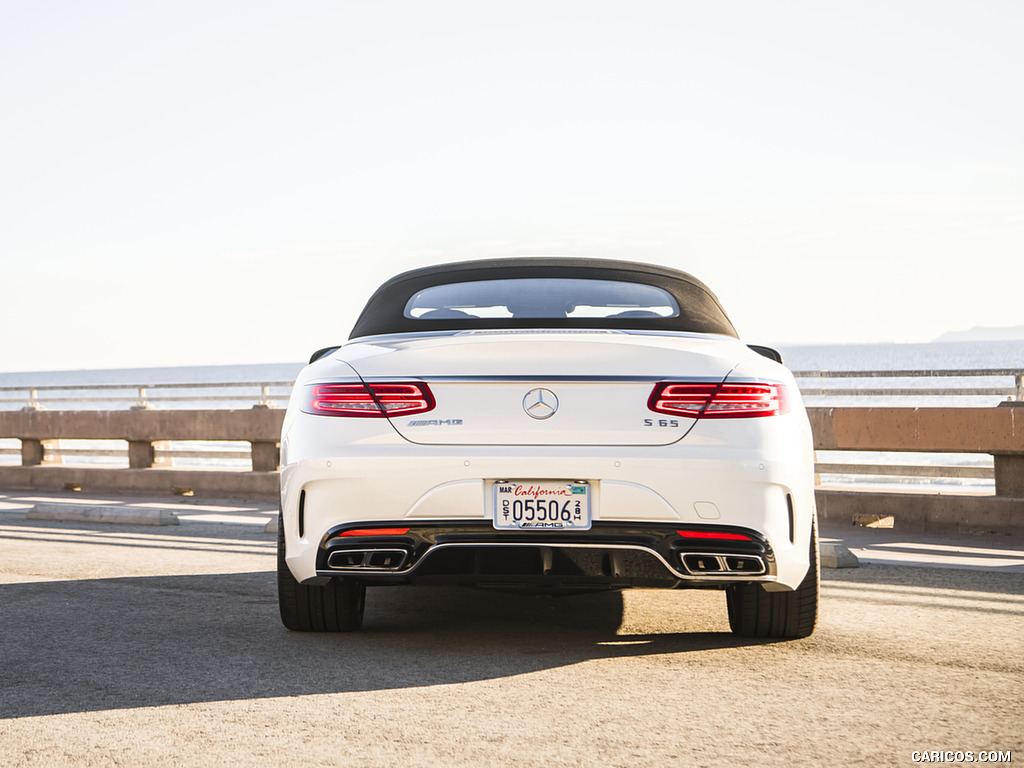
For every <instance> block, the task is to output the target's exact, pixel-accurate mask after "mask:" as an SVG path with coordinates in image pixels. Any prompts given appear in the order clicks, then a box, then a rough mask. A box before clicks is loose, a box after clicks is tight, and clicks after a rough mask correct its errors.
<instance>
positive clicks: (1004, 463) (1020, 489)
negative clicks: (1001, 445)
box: [994, 453, 1024, 499]
mask: <svg viewBox="0 0 1024 768" xmlns="http://www.w3.org/2000/svg"><path fill="white" fill-rule="evenodd" d="M994 458H995V465H996V496H1010V497H1013V498H1016V499H1024V456H1021V455H1018V454H1012V453H997V454H994Z"/></svg>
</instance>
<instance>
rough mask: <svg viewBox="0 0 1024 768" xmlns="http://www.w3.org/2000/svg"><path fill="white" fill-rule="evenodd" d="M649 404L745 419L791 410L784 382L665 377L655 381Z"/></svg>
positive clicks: (654, 407)
mask: <svg viewBox="0 0 1024 768" xmlns="http://www.w3.org/2000/svg"><path fill="white" fill-rule="evenodd" d="M647 407H648V408H650V409H651V410H652V411H656V412H657V413H667V414H670V415H676V416H688V417H690V418H693V419H697V418H703V419H742V418H753V417H757V416H778V415H779V414H782V413H788V412H789V399H788V397H787V396H786V387H785V385H783V384H775V383H772V384H768V383H762V382H737V383H726V384H713V383H704V382H685V381H662V382H659V383H658V384H655V385H654V391H653V392H651V396H650V398H649V399H648V400H647Z"/></svg>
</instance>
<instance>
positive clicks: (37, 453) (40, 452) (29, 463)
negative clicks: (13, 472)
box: [21, 440, 46, 467]
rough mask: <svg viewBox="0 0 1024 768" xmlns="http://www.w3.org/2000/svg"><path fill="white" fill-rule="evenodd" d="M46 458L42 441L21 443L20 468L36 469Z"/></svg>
mask: <svg viewBox="0 0 1024 768" xmlns="http://www.w3.org/2000/svg"><path fill="white" fill-rule="evenodd" d="M44 458H46V449H45V448H44V447H43V441H42V440H22V441H21V466H23V467H38V466H39V465H40V464H42V463H43V459H44Z"/></svg>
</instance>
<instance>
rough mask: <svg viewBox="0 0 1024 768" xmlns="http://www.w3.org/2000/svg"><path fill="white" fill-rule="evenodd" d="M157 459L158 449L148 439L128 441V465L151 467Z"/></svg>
mask: <svg viewBox="0 0 1024 768" xmlns="http://www.w3.org/2000/svg"><path fill="white" fill-rule="evenodd" d="M155 461H156V450H155V447H154V446H153V444H152V443H151V442H149V441H148V440H129V441H128V466H129V467H130V468H131V469H149V468H150V467H152V466H153V464H154V462H155Z"/></svg>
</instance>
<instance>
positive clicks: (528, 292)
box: [405, 277, 679, 320]
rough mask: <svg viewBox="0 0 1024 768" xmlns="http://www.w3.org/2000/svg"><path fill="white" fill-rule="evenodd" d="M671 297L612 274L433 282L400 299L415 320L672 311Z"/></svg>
mask: <svg viewBox="0 0 1024 768" xmlns="http://www.w3.org/2000/svg"><path fill="white" fill-rule="evenodd" d="M678 315H679V305H678V304H677V303H676V300H675V298H673V296H672V295H671V294H670V293H669V292H668V291H665V290H663V289H661V288H658V287H657V286H653V285H644V284H643V283H629V282H625V281H617V280H586V279H576V278H555V277H552V278H546V277H537V278H532V277H531V278H511V279H504V280H473V281H469V282H464V283H449V284H447V285H434V286H431V287H430V288H425V289H423V290H422V291H419V292H418V293H416V294H415V295H413V297H412V298H410V299H409V301H408V302H407V303H406V305H405V316H406V317H408V318H411V319H414V320H455V319H472V318H548V319H557V318H636V319H642V318H665V317H677V316H678Z"/></svg>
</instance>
